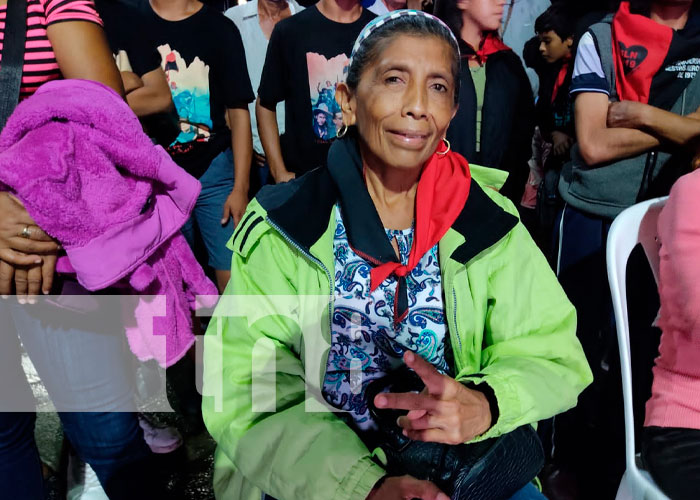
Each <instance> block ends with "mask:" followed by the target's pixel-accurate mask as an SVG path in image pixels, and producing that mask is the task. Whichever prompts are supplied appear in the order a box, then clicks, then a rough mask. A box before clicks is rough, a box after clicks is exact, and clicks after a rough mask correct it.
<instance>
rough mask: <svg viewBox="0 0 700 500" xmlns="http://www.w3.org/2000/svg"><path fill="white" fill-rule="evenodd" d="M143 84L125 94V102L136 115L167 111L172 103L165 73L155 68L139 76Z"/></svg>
mask: <svg viewBox="0 0 700 500" xmlns="http://www.w3.org/2000/svg"><path fill="white" fill-rule="evenodd" d="M141 81H143V86H142V87H138V88H136V89H134V90H132V91H131V92H128V93H127V94H126V102H128V103H129V107H130V108H131V109H132V111H133V112H134V113H135V114H136V116H138V117H142V116H148V115H153V114H155V113H162V112H164V111H168V110H169V109H170V107H171V106H172V104H173V100H172V97H171V95H170V87H169V86H168V80H166V78H165V73H164V72H163V70H162V69H160V68H156V69H154V70H153V71H149V72H148V73H146V74H145V75H143V76H142V77H141Z"/></svg>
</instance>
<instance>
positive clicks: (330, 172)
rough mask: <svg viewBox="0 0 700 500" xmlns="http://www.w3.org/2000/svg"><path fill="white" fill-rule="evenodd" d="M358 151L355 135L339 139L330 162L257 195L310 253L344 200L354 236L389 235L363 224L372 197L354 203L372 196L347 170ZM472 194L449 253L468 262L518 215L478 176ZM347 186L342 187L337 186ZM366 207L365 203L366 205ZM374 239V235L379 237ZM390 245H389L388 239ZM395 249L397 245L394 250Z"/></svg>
mask: <svg viewBox="0 0 700 500" xmlns="http://www.w3.org/2000/svg"><path fill="white" fill-rule="evenodd" d="M361 165H362V163H361V160H360V156H359V151H358V149H357V145H356V143H355V141H354V140H353V139H351V138H345V139H342V140H336V141H335V142H334V143H333V145H332V146H331V149H330V152H329V153H328V167H320V168H317V169H315V170H312V171H311V172H309V173H307V174H306V175H303V176H302V177H300V178H299V179H296V180H293V181H291V182H288V183H285V184H280V185H276V186H272V187H269V188H266V189H263V190H262V191H261V192H260V194H259V195H258V197H257V199H258V202H259V203H260V205H261V206H262V207H263V209H265V210H266V211H267V216H268V219H269V220H270V222H271V223H272V224H273V225H274V226H276V227H277V228H278V229H279V230H281V231H282V232H284V233H285V235H286V236H287V237H289V238H290V239H291V240H292V241H293V242H294V243H295V244H297V245H299V246H300V247H301V248H302V249H303V250H305V251H306V252H309V253H310V250H311V247H312V246H313V245H314V244H315V243H316V242H317V241H318V240H319V239H320V238H321V236H323V234H324V233H325V232H326V230H327V229H328V220H329V216H330V213H331V211H332V209H333V206H334V205H335V204H336V203H338V202H339V203H340V205H341V207H342V209H343V216H344V218H345V219H346V220H345V223H346V229H347V231H348V232H350V231H353V241H364V240H366V239H370V238H380V239H381V240H383V241H388V240H386V235H384V234H383V233H382V234H374V232H375V231H374V229H375V228H373V227H372V225H368V224H363V223H362V221H363V220H366V219H363V217H366V216H367V215H368V214H366V213H364V211H365V210H371V208H367V207H373V205H372V204H371V203H369V204H367V203H353V200H356V199H357V197H365V196H366V197H369V193H368V192H367V189H366V188H365V186H364V185H362V183H361V182H360V183H358V182H356V181H353V179H357V178H358V176H356V175H348V172H350V170H349V169H350V168H355V169H357V168H361ZM471 182H472V184H471V191H470V194H469V198H468V199H467V202H466V203H465V205H464V208H463V210H462V212H461V213H460V215H459V216H458V217H457V219H456V220H455V222H454V224H453V225H452V229H454V230H455V231H457V232H458V233H459V234H461V235H462V236H463V237H464V240H465V241H464V243H463V244H462V245H460V246H458V247H457V248H456V249H455V250H454V252H452V254H451V256H450V257H451V258H452V259H454V260H456V261H457V262H460V263H462V264H466V263H467V262H468V261H469V260H471V259H472V258H473V257H475V256H476V255H478V254H479V253H481V252H482V251H484V250H486V249H487V248H489V247H491V246H492V245H494V244H495V243H497V242H498V241H499V240H501V238H503V237H504V236H505V235H506V234H508V232H509V231H510V230H511V229H513V228H514V227H515V225H516V224H517V222H518V219H517V218H516V217H515V216H513V215H511V214H509V213H508V212H506V211H505V210H503V209H502V208H501V207H499V206H498V205H497V204H496V203H495V202H494V201H493V200H491V198H489V197H488V195H487V194H486V193H485V192H484V190H483V189H482V188H481V186H479V184H478V183H477V182H475V181H474V179H472V181H471ZM339 185H340V186H343V188H342V189H338V187H337V186H339ZM363 207H364V208H363ZM375 241H376V240H375ZM387 246H388V248H389V249H391V246H390V245H387ZM392 255H393V251H392Z"/></svg>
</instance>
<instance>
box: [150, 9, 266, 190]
mask: <svg viewBox="0 0 700 500" xmlns="http://www.w3.org/2000/svg"><path fill="white" fill-rule="evenodd" d="M141 6H142V10H143V11H144V12H145V14H146V17H147V20H148V21H149V23H150V26H151V27H152V29H153V32H152V33H151V35H150V38H151V39H152V43H153V44H154V46H155V48H156V49H157V51H158V53H159V55H160V58H161V66H162V67H163V70H164V71H165V76H166V77H167V79H168V83H169V85H170V91H171V93H172V97H173V104H174V105H175V109H176V111H177V114H178V116H179V121H180V134H179V135H178V137H177V139H176V140H175V142H174V143H173V144H172V145H171V146H170V147H169V148H168V151H169V152H170V153H171V155H172V156H173V158H174V159H175V161H176V162H177V163H178V164H179V165H180V166H182V167H183V168H185V170H187V171H188V172H190V173H191V174H193V175H195V176H197V177H199V176H200V175H201V174H203V173H204V171H205V170H206V168H207V167H208V166H209V163H210V162H211V160H213V159H214V157H216V155H218V154H219V153H221V152H222V151H224V150H225V149H226V148H228V147H230V146H231V134H230V131H229V129H228V127H227V125H226V109H227V108H239V107H240V108H246V109H247V107H248V103H250V102H252V101H253V100H254V99H255V94H254V93H253V89H252V87H251V84H250V78H249V76H248V68H247V66H246V60H245V51H244V49H243V42H242V40H241V35H240V33H239V31H238V28H236V26H235V24H233V21H231V20H230V19H228V18H227V17H225V16H224V15H223V14H221V13H220V12H217V11H216V10H214V9H212V8H211V7H209V6H207V5H203V6H202V8H201V9H200V10H199V11H197V12H196V13H195V14H193V15H191V16H190V17H188V18H186V19H183V20H181V21H167V20H165V19H163V18H161V17H160V16H158V15H157V14H156V13H155V12H154V11H153V9H152V8H151V6H150V5H149V3H148V1H147V0H145V1H144V2H143V3H142V4H141Z"/></svg>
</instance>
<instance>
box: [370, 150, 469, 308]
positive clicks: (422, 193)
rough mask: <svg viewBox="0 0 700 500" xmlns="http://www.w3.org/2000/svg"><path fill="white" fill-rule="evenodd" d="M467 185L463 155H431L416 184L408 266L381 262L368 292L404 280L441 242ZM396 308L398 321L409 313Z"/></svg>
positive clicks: (462, 201) (464, 197) (461, 205)
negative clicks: (393, 279)
mask: <svg viewBox="0 0 700 500" xmlns="http://www.w3.org/2000/svg"><path fill="white" fill-rule="evenodd" d="M470 186H471V173H470V172H469V163H467V160H466V159H465V158H464V157H463V156H462V155H460V154H458V153H455V152H453V151H449V152H447V154H440V153H437V152H435V153H433V156H431V157H430V159H429V160H428V162H427V163H426V165H425V167H424V168H423V172H422V173H421V176H420V180H419V181H418V188H417V191H416V225H415V232H414V235H413V246H412V247H411V253H410V254H409V257H408V264H407V265H405V266H404V265H402V264H400V263H397V262H384V263H382V264H381V265H379V266H376V267H373V268H372V270H371V271H370V276H371V285H370V288H371V290H376V289H377V287H378V286H379V285H380V284H381V283H382V282H383V281H384V280H385V279H387V278H388V277H389V276H390V275H392V274H394V275H396V276H397V277H399V278H404V277H405V276H406V275H408V274H409V273H410V272H411V271H412V270H413V268H415V267H416V265H418V262H420V260H421V258H422V257H423V255H425V253H426V252H428V251H429V250H430V249H431V248H433V246H435V244H436V243H437V242H438V241H440V239H441V238H442V237H443V236H444V235H445V233H446V232H447V230H448V229H449V228H450V227H451V226H452V224H453V223H454V221H455V220H456V219H457V216H458V215H459V214H460V213H461V212H462V209H463V208H464V204H465V203H466V201H467V198H468V197H469V188H470ZM398 289H399V287H397V291H398ZM397 304H398V302H397ZM395 309H396V310H397V312H398V314H397V313H395V316H397V319H398V320H399V321H400V320H401V319H402V316H404V315H405V314H406V313H407V312H408V311H407V310H406V311H398V309H399V308H398V307H396V308H395Z"/></svg>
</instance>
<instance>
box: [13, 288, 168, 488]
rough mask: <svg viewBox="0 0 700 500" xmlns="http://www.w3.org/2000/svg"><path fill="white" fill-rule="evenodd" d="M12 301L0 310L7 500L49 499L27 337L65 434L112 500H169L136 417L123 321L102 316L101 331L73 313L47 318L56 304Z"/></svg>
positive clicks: (31, 357) (32, 357)
mask: <svg viewBox="0 0 700 500" xmlns="http://www.w3.org/2000/svg"><path fill="white" fill-rule="evenodd" d="M11 300H13V299H9V300H8V301H5V302H4V303H2V304H0V324H2V329H3V331H2V335H0V384H1V385H0V491H2V494H1V495H0V496H2V497H3V498H12V499H41V498H43V484H42V483H43V480H42V474H41V465H40V461H39V454H38V450H37V447H36V443H35V441H34V423H35V420H36V416H35V413H34V412H33V411H31V407H32V406H31V405H32V402H33V396H32V393H31V389H30V387H29V384H28V383H27V380H26V378H25V375H24V372H23V369H22V365H21V355H20V343H19V340H20V339H21V341H22V344H23V345H24V347H25V349H26V351H27V353H28V354H29V357H30V359H31V360H32V362H33V364H34V366H35V367H36V370H37V372H38V374H39V376H40V377H41V380H42V382H43V383H44V385H45V387H46V389H47V391H48V393H49V396H50V397H51V399H52V402H53V403H54V405H55V406H56V408H57V410H58V411H59V417H60V419H61V422H62V424H63V430H64V432H65V435H66V436H67V438H68V440H69V441H70V443H71V445H72V446H73V448H74V449H75V451H76V453H77V454H78V456H79V457H80V458H81V459H82V460H83V461H84V462H86V463H88V464H90V466H91V467H92V468H93V470H94V471H95V473H96V474H97V477H98V478H99V480H100V482H101V484H102V486H103V488H104V490H105V492H106V493H107V494H108V495H109V497H110V498H112V499H121V498H124V499H129V500H133V499H139V498H144V499H145V498H161V497H162V495H159V492H158V491H157V481H156V480H155V477H154V476H155V475H156V474H155V471H154V467H153V463H152V461H153V454H152V452H151V451H150V449H149V448H148V446H147V445H146V443H145V441H144V439H143V431H142V430H141V428H140V427H139V423H138V419H137V415H136V413H135V405H134V389H133V382H132V373H131V372H132V370H133V369H132V368H131V367H132V366H133V365H132V363H131V361H130V359H129V358H128V356H131V354H130V353H129V352H128V348H127V346H126V342H125V335H124V329H123V326H121V322H117V323H115V322H114V319H113V318H109V317H102V316H101V315H100V317H99V318H98V320H99V322H101V323H102V327H101V328H100V327H95V325H94V324H90V323H89V322H86V321H84V319H83V318H80V317H79V316H80V315H79V314H76V313H75V312H72V311H61V310H60V309H57V310H56V313H55V314H53V313H52V314H50V315H48V316H47V315H45V314H40V313H39V312H38V311H39V310H40V309H36V308H42V307H43V308H46V307H52V306H20V305H18V304H16V303H11V302H10V301H11ZM53 307H55V306H53ZM110 330H111V331H110ZM17 410H21V411H17Z"/></svg>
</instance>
